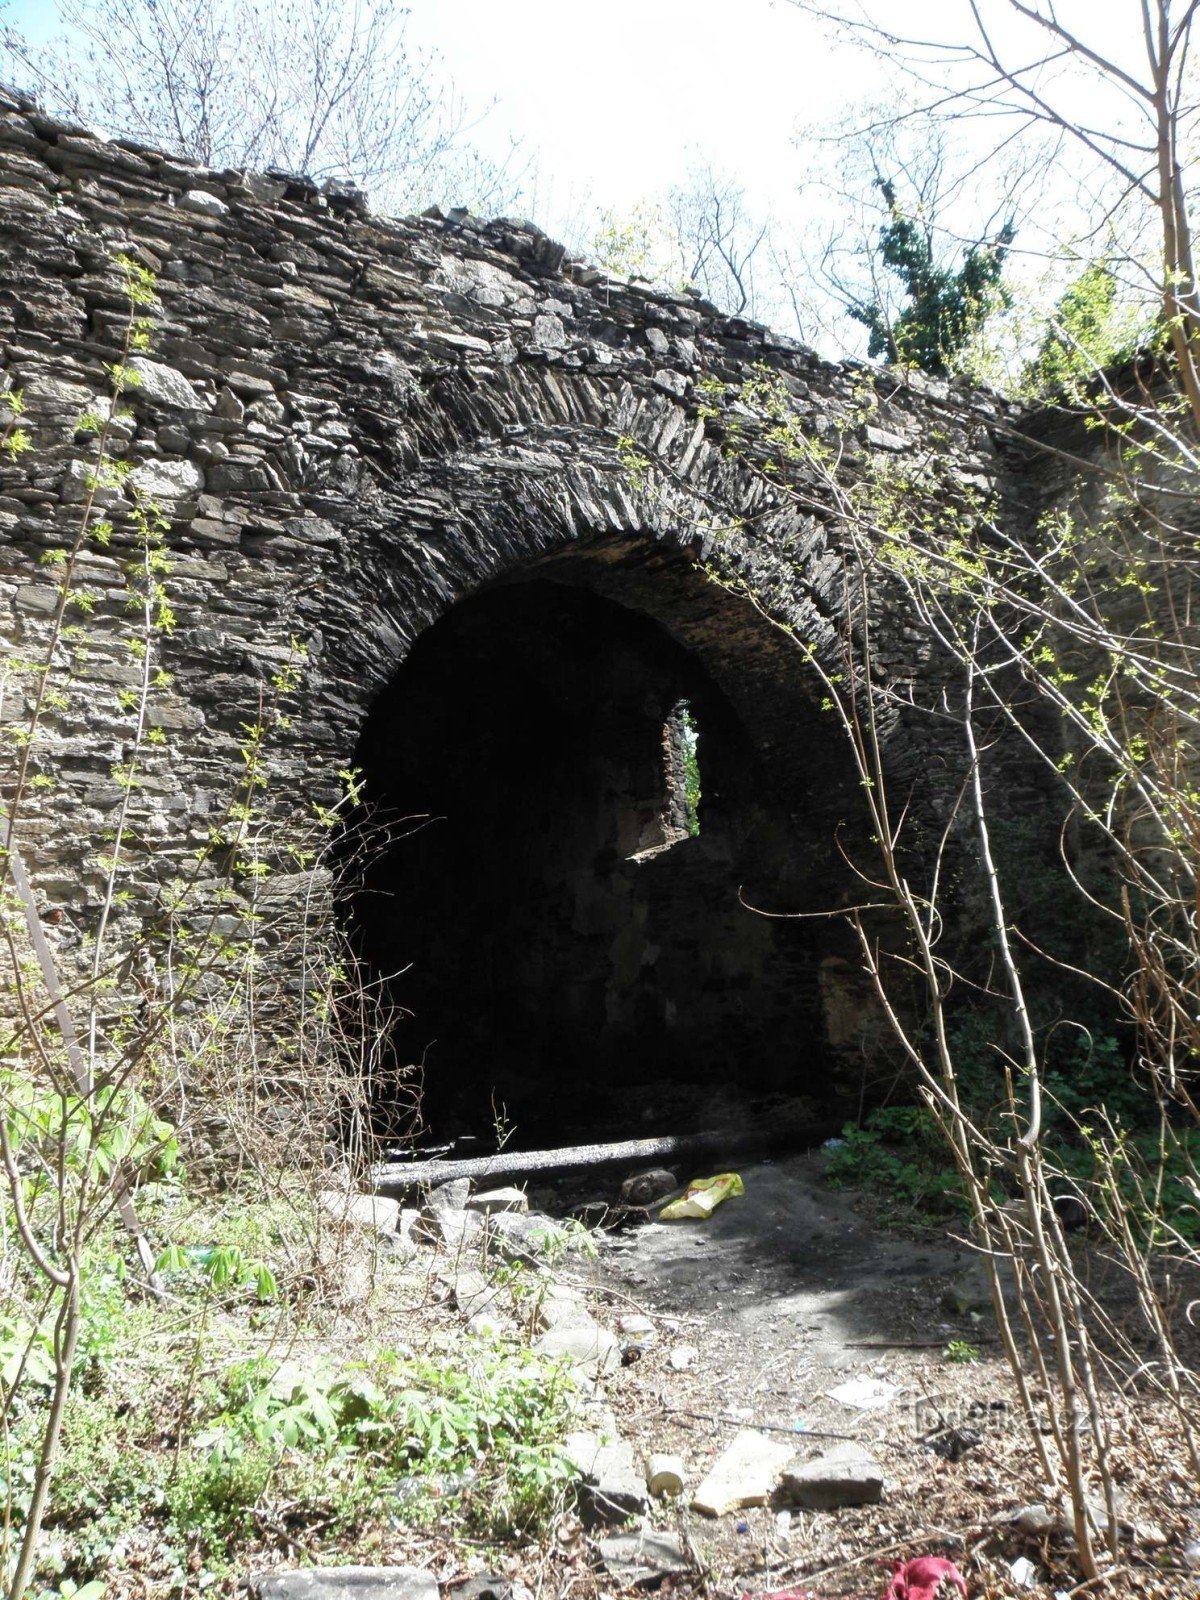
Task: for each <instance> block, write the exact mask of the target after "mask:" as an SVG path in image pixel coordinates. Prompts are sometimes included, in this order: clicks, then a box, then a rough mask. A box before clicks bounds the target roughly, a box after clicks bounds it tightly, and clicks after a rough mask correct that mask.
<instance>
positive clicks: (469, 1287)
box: [444, 1267, 504, 1319]
mask: <svg viewBox="0 0 1200 1600" xmlns="http://www.w3.org/2000/svg"><path fill="white" fill-rule="evenodd" d="M444 1281H445V1282H446V1284H447V1285H448V1287H449V1289H450V1293H451V1295H452V1296H453V1299H454V1304H455V1305H456V1306H457V1308H458V1309H459V1311H461V1312H462V1314H463V1316H464V1317H467V1318H468V1319H470V1318H471V1317H475V1316H478V1315H479V1314H480V1313H481V1312H489V1313H491V1314H493V1315H494V1314H495V1308H496V1305H497V1303H498V1302H499V1301H500V1300H501V1299H502V1298H503V1295H504V1290H503V1289H502V1288H500V1286H499V1285H498V1284H495V1283H492V1281H491V1280H490V1279H489V1278H485V1277H484V1275H483V1273H482V1272H479V1271H478V1270H477V1269H476V1268H474V1267H460V1268H459V1269H458V1271H457V1272H455V1273H454V1274H453V1276H450V1275H449V1274H447V1276H446V1278H445V1280H444Z"/></svg>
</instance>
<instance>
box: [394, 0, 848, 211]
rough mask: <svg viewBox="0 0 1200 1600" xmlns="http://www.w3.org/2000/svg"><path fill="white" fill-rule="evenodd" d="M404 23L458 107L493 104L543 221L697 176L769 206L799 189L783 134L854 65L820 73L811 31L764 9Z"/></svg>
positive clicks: (822, 62)
mask: <svg viewBox="0 0 1200 1600" xmlns="http://www.w3.org/2000/svg"><path fill="white" fill-rule="evenodd" d="M411 11H412V14H411V20H410V25H409V26H410V35H411V37H412V38H413V39H414V40H419V41H421V42H422V43H425V44H428V45H430V46H432V47H433V48H435V49H437V50H438V52H439V53H440V55H441V56H442V58H443V59H444V61H445V63H446V65H447V67H448V69H449V70H450V72H451V73H452V74H453V76H454V78H455V80H456V82H457V83H458V84H459V85H460V87H461V89H462V92H463V94H464V96H465V98H466V99H467V101H468V102H469V103H470V104H471V105H473V106H476V107H484V106H487V105H488V104H489V102H490V101H491V100H492V99H493V98H495V99H496V101H497V102H498V103H497V104H496V105H495V106H494V107H493V109H492V111H491V112H490V114H489V117H488V119H487V121H488V123H489V124H490V125H491V128H494V130H495V132H496V133H497V134H501V135H502V133H503V131H504V130H505V129H507V128H511V129H512V130H513V131H514V132H515V133H517V134H518V135H520V136H522V137H523V138H524V139H525V141H526V142H527V143H528V144H529V146H530V147H531V148H532V149H534V150H536V151H537V152H538V166H539V168H540V169H541V181H542V182H543V183H544V184H545V185H548V186H550V187H551V189H552V197H551V198H550V199H549V202H548V203H549V204H551V205H556V204H561V205H565V204H566V203H567V200H568V196H569V195H570V193H571V191H572V190H575V191H578V192H583V191H585V190H588V189H590V190H591V191H592V193H593V194H594V195H595V196H596V197H598V198H599V199H600V202H601V203H603V204H605V205H609V206H613V207H616V208H622V207H626V206H628V205H630V204H632V203H634V202H636V201H638V200H641V199H645V198H646V197H647V196H648V195H651V194H653V193H656V192H657V191H660V190H662V189H664V188H666V187H669V186H670V184H671V183H673V182H675V181H677V180H678V179H679V178H680V177H681V176H682V174H683V173H684V171H685V170H686V169H687V167H688V165H689V164H690V163H692V162H693V161H697V160H699V161H709V162H711V163H712V164H714V165H715V166H717V167H719V168H721V169H723V170H728V171H730V172H734V173H736V174H737V175H738V177H739V179H740V181H742V182H743V183H744V184H745V185H746V187H747V189H748V190H751V191H753V192H754V193H755V195H756V197H760V198H761V200H762V201H763V202H764V203H767V204H769V203H770V202H771V200H772V196H775V198H776V199H778V197H779V193H780V191H782V190H787V191H789V192H790V191H791V190H792V189H794V188H795V186H796V184H797V183H798V182H799V181H801V179H802V176H803V173H802V168H801V162H800V157H799V153H798V152H797V150H796V149H795V147H794V144H793V130H794V129H795V127H796V125H797V122H798V121H802V120H808V119H817V118H820V119H823V118H825V117H827V116H830V115H832V114H833V113H834V112H835V110H836V109H837V105H838V102H839V101H840V100H842V99H844V98H845V83H846V79H847V78H848V77H851V76H852V75H853V73H854V72H855V71H858V72H861V71H862V63H861V61H860V60H859V61H856V62H855V63H851V62H850V61H849V60H847V59H844V60H843V62H842V63H841V64H840V65H839V66H838V67H835V66H834V65H833V63H832V62H831V60H830V59H829V49H828V47H826V46H824V45H823V44H822V42H821V40H820V38H819V35H818V30H817V28H816V26H815V25H814V24H813V23H812V22H811V21H810V20H809V19H807V18H805V17H803V16H802V15H800V13H798V12H797V11H796V10H795V9H794V8H793V7H791V6H789V5H787V4H781V3H778V0H722V3H720V4H713V3H712V0H605V4H603V5H602V6H593V5H586V6H584V5H580V4H578V0H576V4H574V5H572V4H570V3H567V4H564V3H562V0H503V3H497V0H414V3H413V5H412V8H411ZM841 54H842V56H843V57H844V58H845V57H847V56H848V55H849V54H850V52H848V51H843V52H841ZM489 131H491V130H490V129H489Z"/></svg>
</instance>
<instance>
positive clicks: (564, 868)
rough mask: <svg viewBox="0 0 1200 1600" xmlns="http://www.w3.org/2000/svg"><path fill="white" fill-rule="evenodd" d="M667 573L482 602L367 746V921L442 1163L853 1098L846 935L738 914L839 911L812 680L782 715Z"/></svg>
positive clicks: (382, 714) (745, 659)
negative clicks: (842, 1052) (836, 974)
mask: <svg viewBox="0 0 1200 1600" xmlns="http://www.w3.org/2000/svg"><path fill="white" fill-rule="evenodd" d="M655 565H656V564H655V563H653V562H651V563H650V564H649V565H645V564H642V565H640V566H639V565H635V566H634V567H627V568H626V570H625V571H624V573H622V571H621V563H619V562H618V563H612V562H608V563H604V564H602V565H601V566H599V567H597V566H596V565H595V563H593V564H592V565H591V567H590V568H585V569H581V570H577V569H575V568H573V567H572V565H571V564H570V563H569V562H568V563H560V564H558V565H555V564H553V563H552V564H550V565H548V566H547V567H545V568H543V569H540V570H538V569H535V570H534V571H533V572H527V573H526V574H524V575H523V577H522V579H521V580H520V581H508V582H502V583H498V584H495V585H493V586H491V587H489V588H487V589H485V590H483V591H480V592H477V593H476V594H475V595H473V596H472V597H470V598H468V599H465V600H463V601H461V602H459V603H458V604H456V605H454V606H453V607H451V608H450V610H449V611H448V612H447V613H446V614H445V615H444V616H443V617H442V618H441V620H439V621H438V622H436V623H435V624H434V625H432V626H431V627H429V628H428V629H427V630H426V631H425V632H424V633H423V634H422V635H421V636H420V637H419V638H418V639H417V641H416V643H415V644H414V646H413V648H412V650H411V651H410V653H409V655H408V657H407V658H406V660H405V661H404V663H403V665H402V666H400V667H399V669H398V670H397V672H396V673H395V675H394V677H393V679H392V681H391V684H390V686H389V687H388V689H387V690H386V691H385V692H384V694H383V695H381V696H380V698H379V699H378V701H377V702H376V704H375V706H374V708H373V710H372V712H371V714H370V716H369V718H368V720H367V722H366V725H365V726H364V729H363V732H362V736H361V739H360V743H359V749H358V753H357V762H358V765H359V767H360V768H361V770H362V773H363V777H364V780H365V795H366V806H367V809H368V811H369V814H370V816H371V818H372V826H373V828H374V830H375V833H374V842H373V843H372V845H371V847H370V848H369V849H368V850H367V852H366V855H365V859H366V863H367V865H366V868H365V873H364V875H363V877H362V879H361V881H360V882H359V884H358V886H357V888H356V890H355V892H354V893H353V895H352V896H351V898H350V901H349V915H350V918H351V921H352V925H353V928H354V932H355V937H356V939H357V940H358V942H359V947H360V951H361V954H362V956H363V958H364V960H365V963H366V966H367V970H368V972H369V973H370V974H372V975H373V976H374V977H376V978H378V979H380V980H384V981H385V987H386V992H387V995H388V998H389V1000H390V1002H391V1003H392V1004H393V1005H394V1006H395V1007H396V1008H400V1009H402V1011H403V1013H404V1015H403V1017H402V1018H401V1019H400V1020H399V1021H398V1022H397V1023H396V1025H395V1029H394V1035H393V1041H394V1046H395V1049H396V1051H397V1052H398V1061H399V1062H400V1063H402V1064H419V1065H420V1067H421V1070H422V1078H423V1085H424V1094H423V1106H422V1110H423V1120H424V1129H425V1132H426V1134H427V1136H428V1137H429V1138H430V1139H431V1140H432V1141H446V1140H451V1139H455V1138H458V1137H461V1136H464V1135H473V1136H475V1137H477V1138H479V1139H481V1140H483V1141H487V1140H488V1139H489V1138H491V1137H493V1135H494V1129H495V1126H496V1124H497V1123H498V1122H502V1123H503V1124H504V1125H505V1126H506V1127H507V1128H508V1129H509V1130H510V1136H511V1138H512V1140H513V1143H514V1145H516V1146H521V1145H525V1146H533V1145H539V1144H562V1143H571V1142H576V1141H581V1140H584V1141H587V1140H601V1139H618V1138H630V1137H638V1136H641V1135H644V1134H647V1133H663V1132H685V1131H693V1130H696V1129H699V1128H702V1127H710V1126H714V1125H717V1126H726V1127H728V1126H731V1125H732V1126H738V1125H741V1124H745V1123H747V1122H750V1121H753V1120H754V1119H755V1118H756V1117H758V1116H761V1115H762V1114H763V1113H764V1111H765V1112H766V1113H767V1114H768V1115H770V1116H771V1117H776V1118H777V1117H779V1116H781V1115H783V1116H785V1117H786V1115H787V1112H786V1109H785V1108H786V1107H787V1106H803V1107H804V1114H803V1115H802V1116H800V1120H801V1121H803V1120H805V1118H806V1117H807V1116H808V1112H809V1108H810V1107H811V1106H812V1105H813V1104H814V1103H819V1104H822V1105H824V1104H826V1103H828V1102H829V1101H830V1100H831V1099H832V1098H836V1095H837V1093H838V1092H840V1091H839V1090H838V1089H837V1087H836V1085H835V1082H834V1079H835V1076H836V1074H834V1073H832V1072H831V1067H832V1065H833V1062H832V1056H831V1049H830V1038H829V1026H828V1023H829V1018H828V1016H827V1011H828V1000H829V982H828V973H829V969H830V960H831V951H836V949H837V948H839V947H838V946H837V935H836V932H835V931H834V929H833V925H832V924H830V923H828V922H825V923H818V922H812V921H805V920H786V919H784V920H774V919H768V918H764V917H762V916H760V915H758V914H756V912H754V911H753V910H750V909H747V906H746V905H745V904H744V903H743V899H742V895H743V894H745V897H746V898H747V899H749V900H751V901H752V902H754V903H757V904H760V905H764V904H765V905H769V906H771V907H773V908H783V909H797V908H803V907H805V906H809V905H811V904H813V903H814V902H815V901H819V900H822V899H827V898H828V896H829V895H830V894H831V893H832V892H833V888H832V878H831V865H832V861H833V858H834V857H835V856H836V854H837V852H836V851H835V849H834V847H833V831H834V829H835V828H836V826H837V824H836V821H835V816H836V811H837V807H836V805H835V806H833V807H832V808H831V804H830V800H831V774H832V771H833V767H834V766H835V765H836V763H832V762H831V761H830V759H829V758H828V757H827V756H826V757H824V758H821V757H820V755H819V753H818V752H819V750H820V749H821V746H814V745H813V742H812V741H813V738H814V737H815V731H814V727H811V726H809V724H810V723H812V717H811V714H810V711H809V709H808V703H807V701H806V700H803V699H798V698H796V697H795V696H794V695H793V694H792V692H791V686H790V680H789V681H788V682H783V681H779V682H777V683H776V684H775V694H774V696H773V701H774V702H775V703H774V705H773V708H772V706H767V705H764V703H763V698H764V694H765V693H766V688H767V686H766V684H765V682H764V681H763V678H762V674H763V672H764V670H765V669H764V666H763V657H762V653H761V651H758V652H756V651H755V650H747V649H745V648H743V647H739V645H738V642H737V640H736V638H734V637H733V635H734V633H735V632H736V630H735V629H734V628H733V626H732V624H731V623H730V622H729V620H728V618H727V619H726V636H725V638H724V640H723V643H722V639H721V635H720V630H719V629H718V630H717V632H716V633H715V634H714V633H713V631H712V629H711V627H710V626H709V622H711V619H709V621H708V622H706V621H705V620H704V617H699V618H698V614H697V612H696V611H695V609H693V610H692V611H691V612H686V607H684V608H683V609H682V610H681V609H680V596H683V597H685V598H686V596H687V595H689V594H691V595H693V602H692V603H693V607H694V606H695V600H694V591H693V590H692V587H691V580H690V579H685V580H684V581H683V583H682V586H681V587H680V586H678V585H676V586H675V587H674V588H673V580H674V579H677V578H678V577H679V575H678V574H674V575H673V577H672V575H671V574H667V575H666V576H665V577H664V574H663V573H662V572H661V571H660V572H658V573H657V575H656V573H655V571H654V567H655ZM581 578H585V579H586V582H585V581H581ZM602 578H603V581H601V579H602ZM668 579H672V581H668ZM712 587H713V586H711V585H708V586H707V588H710V589H711V588H712ZM603 590H608V591H609V592H608V593H605V592H598V591H603ZM614 593H619V594H621V595H622V599H621V600H618V599H615V598H613V594H614ZM672 596H674V602H675V603H673V601H672ZM651 598H653V599H654V600H655V601H656V602H657V604H656V606H655V610H656V612H657V613H658V614H657V615H655V614H652V613H651V612H650V610H649V609H648V608H647V602H648V600H649V599H651ZM630 601H635V602H639V603H629V602H630ZM707 603H708V602H707V601H706V602H705V604H706V605H707ZM700 609H701V611H703V607H701V608H700ZM685 612H686V615H687V618H688V621H689V622H690V624H691V625H692V626H691V627H690V628H689V627H688V626H685V625H684V622H683V620H682V619H683V617H684V614H685ZM714 615H716V616H718V617H719V616H720V608H718V610H717V612H715V613H714ZM689 632H690V633H691V635H692V637H691V638H690V639H689V638H688V637H687V635H688V634H689ZM777 660H778V661H783V660H786V657H782V656H781V657H779V658H777ZM790 670H791V669H790V667H789V671H790ZM768 698H771V697H770V696H768ZM739 700H740V702H741V703H740V704H739ZM821 738H822V740H823V742H824V744H828V742H829V733H828V730H827V729H824V728H822V729H821ZM689 745H690V746H691V747H692V748H691V754H692V756H693V758H694V759H693V771H692V782H691V785H690V787H691V791H692V792H691V796H690V804H689V793H688V790H689V784H688V766H689V761H688V756H689V749H688V747H689ZM806 750H807V755H806V753H805V752H806ZM784 751H786V752H787V754H788V757H789V759H788V760H783V759H782V757H781V752H784ZM696 765H698V768H699V799H698V803H697V802H696V798H695V792H694V791H695V770H694V769H695V766H696ZM841 781H842V775H841V774H840V773H839V775H838V783H837V784H834V785H833V786H832V787H833V789H836V788H837V787H838V785H840V783H841ZM832 959H833V961H834V962H835V963H836V962H837V961H838V960H839V959H840V958H839V957H838V956H837V955H836V953H835V954H834V955H833V956H832Z"/></svg>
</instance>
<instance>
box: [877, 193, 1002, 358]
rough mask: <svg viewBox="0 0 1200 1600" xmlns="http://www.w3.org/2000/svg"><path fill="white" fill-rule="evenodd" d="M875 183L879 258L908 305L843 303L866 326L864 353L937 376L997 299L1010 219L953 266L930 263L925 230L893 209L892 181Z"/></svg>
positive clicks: (929, 241) (930, 243) (896, 205)
mask: <svg viewBox="0 0 1200 1600" xmlns="http://www.w3.org/2000/svg"><path fill="white" fill-rule="evenodd" d="M879 187H880V189H881V190H882V191H883V198H884V200H885V201H886V203H887V208H888V213H889V218H888V221H887V222H885V223H884V225H883V227H882V228H881V229H880V233H879V258H880V260H881V261H882V262H883V264H884V266H885V267H887V268H888V270H889V271H891V272H893V273H895V274H896V275H897V277H899V278H900V280H901V282H902V283H903V285H904V293H905V295H906V297H907V302H908V303H907V304H906V305H905V307H904V308H903V310H902V311H901V312H900V313H899V315H895V314H893V313H892V312H891V310H890V309H889V308H888V307H887V305H885V304H884V303H883V302H882V301H880V300H878V299H876V300H875V301H874V302H872V304H870V305H863V304H861V303H860V304H853V305H851V306H850V307H849V311H850V315H851V316H852V317H854V318H855V320H856V321H858V322H861V323H862V324H863V325H864V327H866V328H867V329H868V330H869V333H870V338H869V340H868V342H867V353H868V355H871V356H882V357H883V359H884V360H885V361H889V362H895V363H897V364H898V365H901V366H911V367H919V368H920V369H921V370H922V372H929V373H933V374H935V375H937V376H944V375H945V374H946V373H947V372H948V371H949V370H950V368H951V367H952V366H953V363H954V359H955V357H956V356H957V355H959V354H960V352H961V351H962V350H963V349H964V347H965V346H966V345H967V343H968V341H969V340H970V338H971V336H972V334H974V333H975V331H976V330H977V329H978V328H979V326H980V324H981V323H982V322H983V320H984V319H985V317H987V315H988V313H989V312H990V311H992V310H993V309H994V308H995V307H996V306H997V305H1003V304H1004V290H1003V287H1002V285H1001V283H1000V274H1001V271H1002V270H1003V266H1004V258H1005V255H1006V254H1007V251H1008V246H1009V245H1010V244H1011V243H1012V241H1013V233H1014V229H1013V226H1012V223H1011V222H1009V223H1006V224H1005V225H1004V227H1003V228H1001V230H1000V232H999V233H998V234H997V235H996V237H995V238H994V239H991V240H986V241H983V242H981V243H979V244H973V245H971V246H970V248H969V249H968V250H967V252H966V254H965V256H964V257H963V260H962V264H961V266H959V267H957V268H952V267H942V266H938V265H937V263H936V262H935V260H934V254H933V241H932V239H931V238H930V235H929V232H928V230H927V229H925V228H923V227H921V226H920V224H919V223H918V222H917V221H916V220H915V219H914V218H912V217H910V216H906V215H905V213H904V212H903V211H902V210H901V208H900V205H899V203H898V201H897V199H896V187H895V185H894V184H893V183H890V182H888V181H887V180H886V179H881V180H880V184H879Z"/></svg>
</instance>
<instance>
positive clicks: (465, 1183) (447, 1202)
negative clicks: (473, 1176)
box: [422, 1178, 471, 1216]
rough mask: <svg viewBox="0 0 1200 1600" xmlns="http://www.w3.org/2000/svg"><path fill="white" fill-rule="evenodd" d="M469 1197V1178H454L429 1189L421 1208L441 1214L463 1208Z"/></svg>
mask: <svg viewBox="0 0 1200 1600" xmlns="http://www.w3.org/2000/svg"><path fill="white" fill-rule="evenodd" d="M470 1198H471V1180H470V1178H455V1179H453V1180H452V1182H450V1183H439V1184H438V1186H437V1188H436V1189H430V1191H429V1193H428V1194H427V1195H426V1196H425V1204H424V1206H423V1208H422V1209H423V1210H424V1211H427V1212H430V1213H432V1214H434V1215H439V1216H441V1215H444V1214H445V1213H446V1212H447V1211H462V1210H464V1209H465V1208H466V1204H467V1201H468V1200H469V1199H470Z"/></svg>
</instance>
